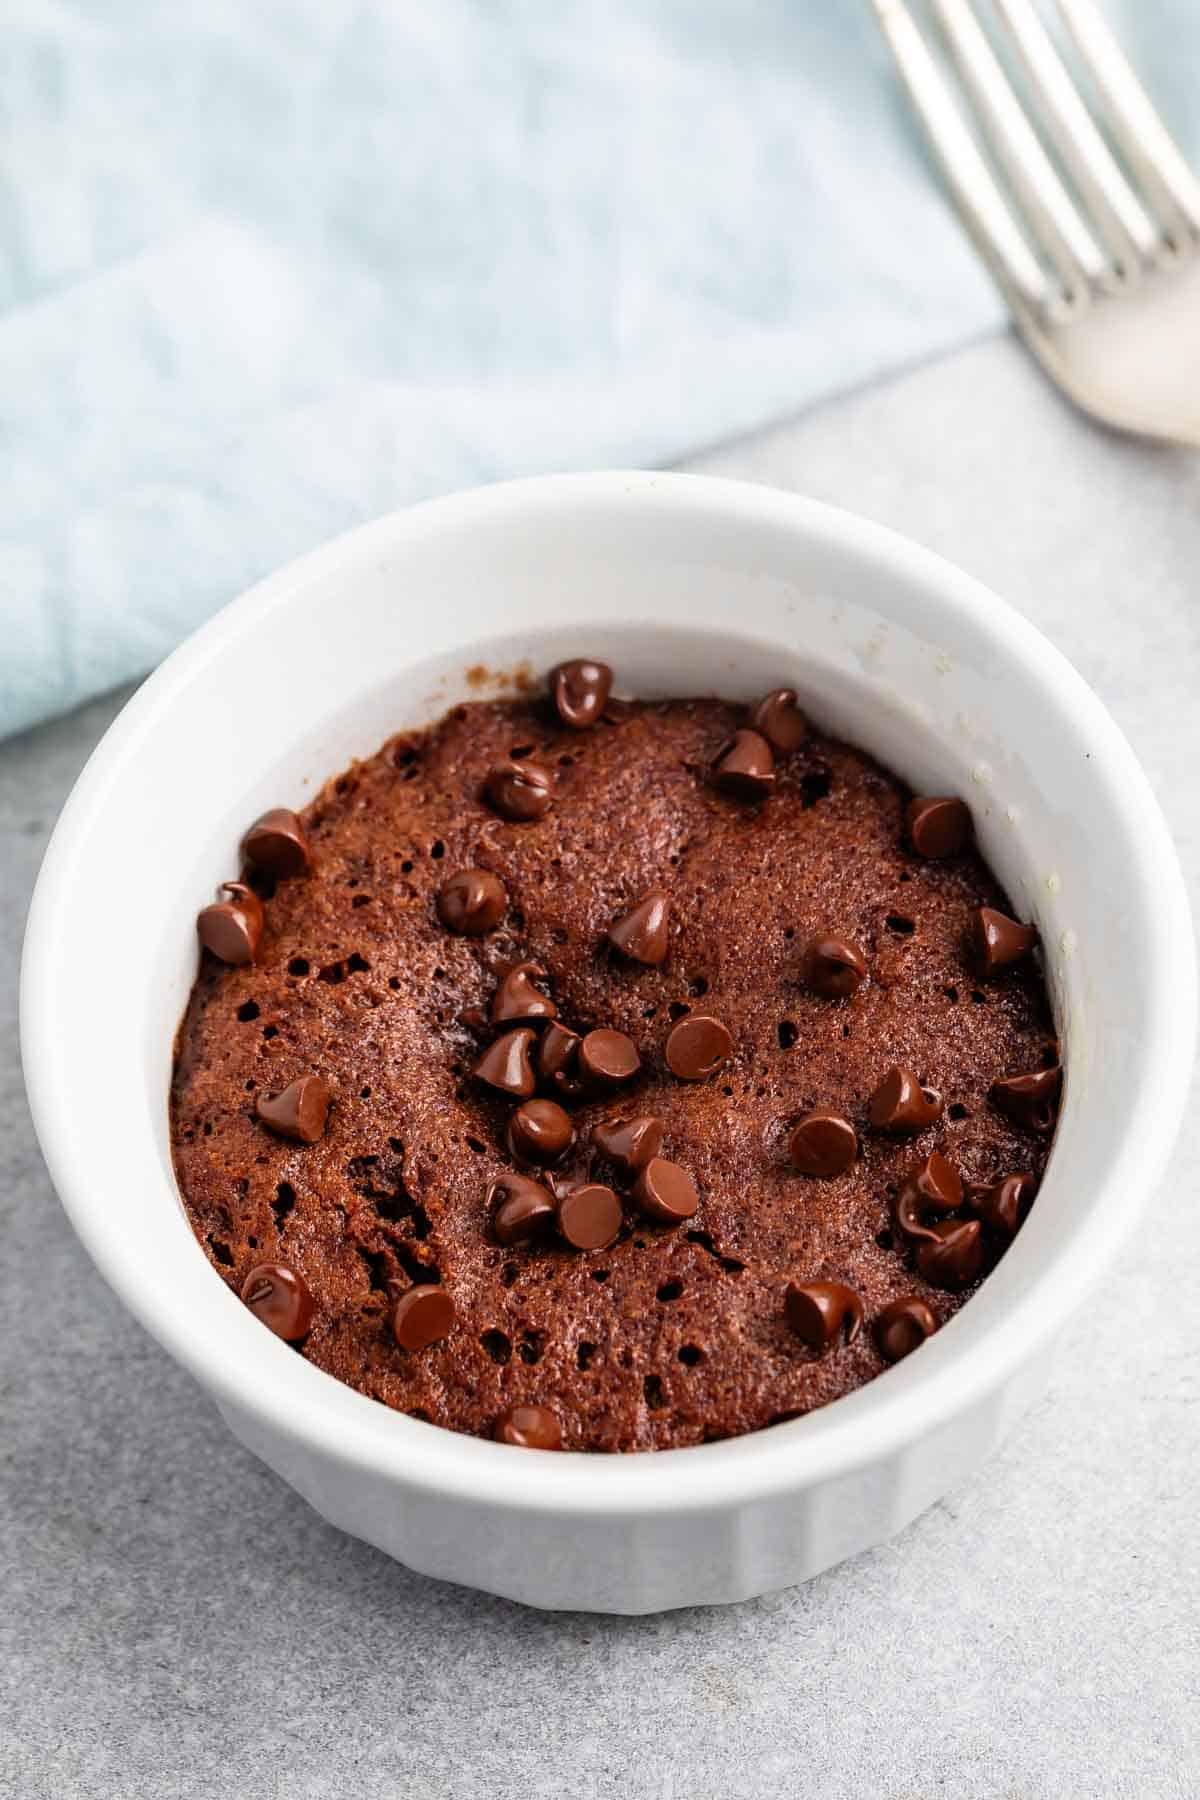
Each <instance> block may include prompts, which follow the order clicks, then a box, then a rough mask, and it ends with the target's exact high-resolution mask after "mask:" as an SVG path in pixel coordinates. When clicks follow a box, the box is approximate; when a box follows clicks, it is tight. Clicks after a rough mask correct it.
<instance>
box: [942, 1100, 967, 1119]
mask: <svg viewBox="0 0 1200 1800" xmlns="http://www.w3.org/2000/svg"><path fill="white" fill-rule="evenodd" d="M946 1117H947V1118H948V1119H966V1118H969V1117H970V1115H969V1113H968V1112H967V1109H966V1107H965V1106H964V1105H963V1104H962V1102H961V1100H956V1101H955V1102H954V1104H953V1106H948V1107H947V1108H946Z"/></svg>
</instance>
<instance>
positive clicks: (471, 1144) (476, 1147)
mask: <svg viewBox="0 0 1200 1800" xmlns="http://www.w3.org/2000/svg"><path fill="white" fill-rule="evenodd" d="M463 1143H464V1144H465V1145H466V1146H467V1149H468V1150H473V1151H474V1152H475V1154H476V1156H483V1155H485V1154H486V1152H487V1145H486V1144H481V1143H480V1141H479V1139H478V1138H477V1137H467V1138H464V1139H463Z"/></svg>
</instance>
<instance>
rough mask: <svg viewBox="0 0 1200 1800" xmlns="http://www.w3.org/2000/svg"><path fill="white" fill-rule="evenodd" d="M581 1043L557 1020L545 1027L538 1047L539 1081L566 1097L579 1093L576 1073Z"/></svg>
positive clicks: (580, 1040)
mask: <svg viewBox="0 0 1200 1800" xmlns="http://www.w3.org/2000/svg"><path fill="white" fill-rule="evenodd" d="M582 1042H583V1039H582V1038H581V1037H580V1035H579V1033H578V1032H577V1031H571V1030H570V1029H569V1027H568V1026H566V1025H562V1024H560V1023H559V1022H558V1021H557V1020H556V1021H555V1022H554V1023H553V1024H551V1025H548V1026H547V1027H546V1030H545V1031H544V1032H543V1033H542V1041H541V1043H540V1044H539V1045H538V1052H537V1072H538V1079H539V1081H541V1082H543V1083H546V1084H552V1085H553V1086H554V1087H556V1088H558V1089H559V1090H560V1092H562V1093H565V1094H567V1095H568V1097H573V1096H574V1095H575V1094H577V1093H578V1092H579V1083H578V1080H577V1078H576V1071H577V1066H578V1062H579V1046H580V1044H581V1043H582Z"/></svg>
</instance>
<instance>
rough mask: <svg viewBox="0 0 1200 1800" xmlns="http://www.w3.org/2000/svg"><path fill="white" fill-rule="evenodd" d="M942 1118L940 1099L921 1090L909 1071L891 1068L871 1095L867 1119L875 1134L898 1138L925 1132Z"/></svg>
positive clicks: (938, 1096)
mask: <svg viewBox="0 0 1200 1800" xmlns="http://www.w3.org/2000/svg"><path fill="white" fill-rule="evenodd" d="M941 1116H942V1097H941V1095H940V1094H939V1093H938V1092H937V1091H936V1090H935V1089H934V1088H923V1087H922V1086H921V1084H920V1082H919V1081H918V1080H917V1078H916V1076H915V1075H914V1074H913V1073H912V1070H911V1069H902V1068H900V1066H899V1065H898V1064H896V1065H893V1067H892V1068H890V1069H889V1070H888V1072H887V1074H886V1075H885V1076H884V1078H883V1080H882V1081H881V1082H880V1083H879V1086H878V1087H877V1088H876V1089H875V1092H874V1093H873V1094H872V1095H871V1104H870V1119H871V1123H872V1125H873V1126H874V1127H875V1129H876V1131H890V1132H894V1133H895V1134H896V1135H897V1136H903V1135H904V1134H905V1133H906V1132H912V1131H924V1129H925V1127H926V1126H927V1125H932V1124H933V1122H934V1120H935V1119H940V1118H941Z"/></svg>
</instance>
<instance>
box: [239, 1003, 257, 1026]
mask: <svg viewBox="0 0 1200 1800" xmlns="http://www.w3.org/2000/svg"><path fill="white" fill-rule="evenodd" d="M237 1016H238V1018H239V1019H240V1020H241V1021H242V1024H243V1025H249V1023H250V1021H251V1019H257V1017H258V1001H257V1000H243V1001H242V1004H241V1005H240V1006H239V1007H238V1009H237Z"/></svg>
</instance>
